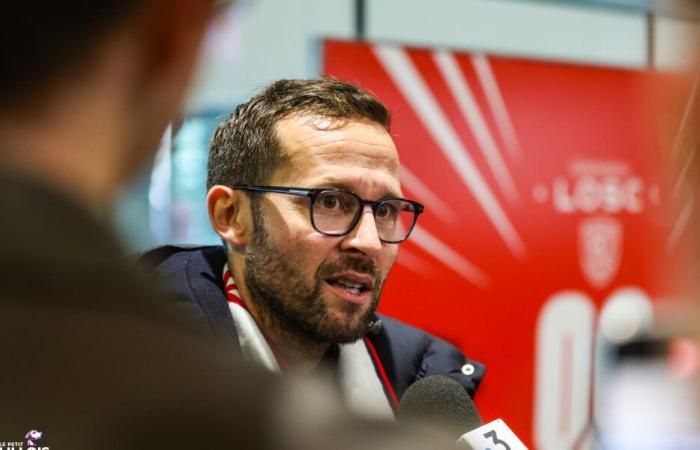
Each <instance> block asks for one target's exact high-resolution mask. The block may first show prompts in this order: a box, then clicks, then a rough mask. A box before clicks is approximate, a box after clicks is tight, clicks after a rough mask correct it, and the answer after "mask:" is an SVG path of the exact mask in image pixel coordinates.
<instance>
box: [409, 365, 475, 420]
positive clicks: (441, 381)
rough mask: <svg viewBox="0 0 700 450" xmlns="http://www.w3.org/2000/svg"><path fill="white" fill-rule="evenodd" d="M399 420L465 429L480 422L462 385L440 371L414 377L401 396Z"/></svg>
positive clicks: (472, 403)
mask: <svg viewBox="0 0 700 450" xmlns="http://www.w3.org/2000/svg"><path fill="white" fill-rule="evenodd" d="M398 418H399V420H418V421H422V422H430V423H434V424H438V425H441V426H444V427H448V428H455V429H458V430H459V431H460V432H462V433H465V432H468V431H471V430H473V429H474V428H477V427H480V426H481V425H482V422H481V417H479V412H478V411H477V410H476V406H474V402H472V399H471V398H470V397H469V394H467V391H466V390H465V389H464V388H463V387H462V385H461V384H460V383H459V382H458V381H457V380H454V379H452V378H450V377H447V376H444V375H430V376H427V377H425V378H423V379H421V380H418V381H416V382H415V383H413V384H412V385H411V386H409V387H408V389H406V392H404V394H403V396H402V397H401V406H400V408H399V412H398Z"/></svg>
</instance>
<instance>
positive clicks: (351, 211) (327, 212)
mask: <svg viewBox="0 0 700 450" xmlns="http://www.w3.org/2000/svg"><path fill="white" fill-rule="evenodd" d="M233 189H241V190H244V191H252V192H272V193H276V194H287V195H298V196H303V197H308V198H309V199H310V200H311V201H310V202H309V217H310V218H311V225H312V226H313V227H314V229H315V230H316V231H318V232H319V233H321V234H325V235H326V236H343V235H346V234H348V233H349V232H350V231H352V229H353V228H355V226H357V223H358V222H359V221H360V217H361V216H362V211H363V210H364V207H365V205H370V206H371V207H372V213H373V214H374V223H375V224H376V226H377V235H378V236H379V240H380V241H382V242H384V243H387V244H398V243H400V242H403V241H405V240H406V239H407V238H408V235H410V234H411V231H412V230H413V226H414V225H415V224H416V220H417V219H418V215H419V214H420V213H422V212H423V209H424V208H423V205H421V204H420V203H418V202H414V201H413V200H407V199H405V198H397V197H390V198H384V199H381V200H365V199H363V198H361V197H360V196H359V195H357V194H355V193H354V192H350V191H346V190H343V189H304V188H295V187H280V186H256V185H252V184H236V185H234V186H233Z"/></svg>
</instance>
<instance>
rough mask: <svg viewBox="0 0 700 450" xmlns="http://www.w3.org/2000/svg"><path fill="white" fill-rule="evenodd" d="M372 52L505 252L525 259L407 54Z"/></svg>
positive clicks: (521, 245) (389, 49)
mask: <svg viewBox="0 0 700 450" xmlns="http://www.w3.org/2000/svg"><path fill="white" fill-rule="evenodd" d="M373 50H374V54H375V56H376V57H377V59H378V60H379V61H380V63H381V64H382V65H383V67H384V69H385V70H386V72H387V74H389V76H390V77H391V79H392V80H393V81H394V83H395V84H396V86H397V87H398V88H399V89H400V90H401V92H402V93H403V95H404V97H405V98H406V100H407V101H408V102H409V104H410V105H411V106H412V108H413V110H414V111H415V112H416V114H418V117H420V119H421V120H422V121H423V123H424V124H425V126H426V129H427V130H428V132H429V133H430V134H431V135H432V137H433V139H435V141H436V142H437V143H438V147H439V148H440V150H441V151H442V152H443V153H444V155H445V156H446V157H447V159H448V160H449V161H450V162H451V163H452V165H453V166H454V168H455V170H456V171H457V173H458V174H459V176H460V178H461V180H462V182H463V183H464V185H465V186H466V187H467V189H468V190H469V192H471V194H472V195H473V196H474V198H475V199H476V201H477V203H478V204H479V205H480V206H481V208H482V209H483V211H484V213H485V214H486V216H487V217H488V219H489V220H490V221H491V223H492V224H493V226H494V228H495V229H496V232H497V233H498V234H499V236H501V239H503V241H504V242H505V244H506V246H507V247H508V249H509V250H510V251H511V253H512V254H513V255H514V256H515V257H516V258H519V259H524V258H525V255H526V253H527V250H526V249H525V244H524V243H523V241H522V239H521V238H520V236H519V235H518V232H517V231H516V230H515V228H514V227H513V225H512V224H511V222H510V220H509V219H508V217H507V216H506V214H505V211H504V210H503V208H502V207H501V205H500V204H499V203H498V200H497V199H496V197H495V195H494V194H493V192H492V191H491V189H490V188H489V186H488V185H487V184H486V181H485V180H484V177H483V176H482V175H481V173H480V172H479V170H478V169H477V167H476V165H475V164H474V161H473V160H472V158H471V156H470V155H469V153H468V152H467V150H466V149H465V148H464V145H463V144H462V142H461V141H460V139H459V137H458V136H457V133H456V132H455V131H454V129H452V127H451V125H450V123H449V120H448V119H447V117H446V116H445V113H444V112H443V111H442V110H441V109H440V106H439V105H438V104H437V101H436V100H435V99H434V98H433V96H432V95H431V93H430V90H429V88H428V86H427V85H426V84H425V81H424V80H423V79H422V78H421V77H420V75H419V74H418V72H417V70H416V68H415V67H414V66H413V64H412V63H411V61H410V60H409V58H408V55H407V54H406V52H405V51H404V50H402V49H400V48H397V47H390V46H375V47H374V49H373Z"/></svg>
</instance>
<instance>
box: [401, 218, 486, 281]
mask: <svg viewBox="0 0 700 450" xmlns="http://www.w3.org/2000/svg"><path fill="white" fill-rule="evenodd" d="M410 239H411V242H413V243H414V244H415V245H417V246H418V247H420V248H422V249H423V250H424V251H425V252H426V253H428V254H429V255H431V256H432V257H433V258H435V259H437V260H438V261H440V262H441V263H443V264H444V265H446V266H447V267H449V268H450V269H452V270H453V271H454V272H455V273H456V274H457V275H459V276H461V277H462V278H464V279H465V280H467V281H469V282H470V283H472V284H474V285H476V286H478V287H481V288H483V287H486V286H488V285H489V284H490V283H491V279H490V278H489V276H488V275H486V274H485V273H484V272H483V271H482V270H481V269H479V268H478V267H476V266H475V265H474V264H472V263H471V262H470V261H468V260H467V259H466V258H465V257H463V256H462V255H460V254H459V253H458V252H457V251H455V250H453V249H452V248H450V247H449V246H448V245H447V244H445V243H444V242H442V241H441V240H439V239H438V238H436V237H435V236H433V235H432V234H430V233H429V232H428V231H427V230H425V229H424V228H422V227H420V226H419V225H416V226H415V227H414V228H413V232H411V238H410Z"/></svg>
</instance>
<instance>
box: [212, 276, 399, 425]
mask: <svg viewBox="0 0 700 450" xmlns="http://www.w3.org/2000/svg"><path fill="white" fill-rule="evenodd" d="M223 279H224V290H225V292H226V298H227V299H228V305H229V309H230V310H231V315H232V316H233V321H234V323H235V324H236V331H237V332H238V340H239V342H240V345H241V350H242V352H243V357H244V358H245V359H246V360H248V361H253V362H255V363H256V364H259V365H261V366H262V367H264V368H266V369H267V370H269V371H271V372H274V373H279V374H282V373H283V372H284V369H285V368H286V364H287V363H286V360H285V359H284V357H283V355H282V354H281V352H280V351H278V350H277V349H276V348H275V346H274V344H273V343H272V341H271V340H270V339H268V338H267V337H266V336H265V334H264V333H263V332H262V330H260V327H258V324H257V323H256V322H255V319H253V316H252V315H251V314H250V312H249V311H248V308H247V307H246V306H245V303H244V302H243V300H241V295H240V293H239V292H238V287H237V286H236V282H235V281H234V279H233V275H232V274H231V271H230V270H229V268H228V264H226V265H225V266H224V273H223ZM339 347H340V348H339V350H340V351H339V356H338V374H339V377H338V378H339V381H340V387H341V391H342V393H343V397H344V398H345V399H346V402H347V404H348V407H350V409H351V410H353V411H354V412H355V413H357V414H361V415H364V416H368V417H372V418H380V419H382V418H383V419H391V420H393V419H394V412H393V410H392V406H391V404H390V400H389V399H388V398H387V395H385V393H384V392H385V391H384V389H385V387H386V389H387V392H388V394H389V397H390V399H391V403H393V404H394V407H396V406H397V403H398V401H397V399H396V395H395V394H394V392H393V389H392V387H391V385H390V384H389V382H388V380H387V377H386V374H385V373H384V368H383V367H381V362H379V359H378V357H377V355H376V351H375V350H374V347H372V344H371V342H369V339H367V338H365V339H358V340H357V341H355V342H353V343H351V344H343V345H340V346H339ZM375 365H377V367H376V370H375ZM377 372H379V375H378V373H377Z"/></svg>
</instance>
